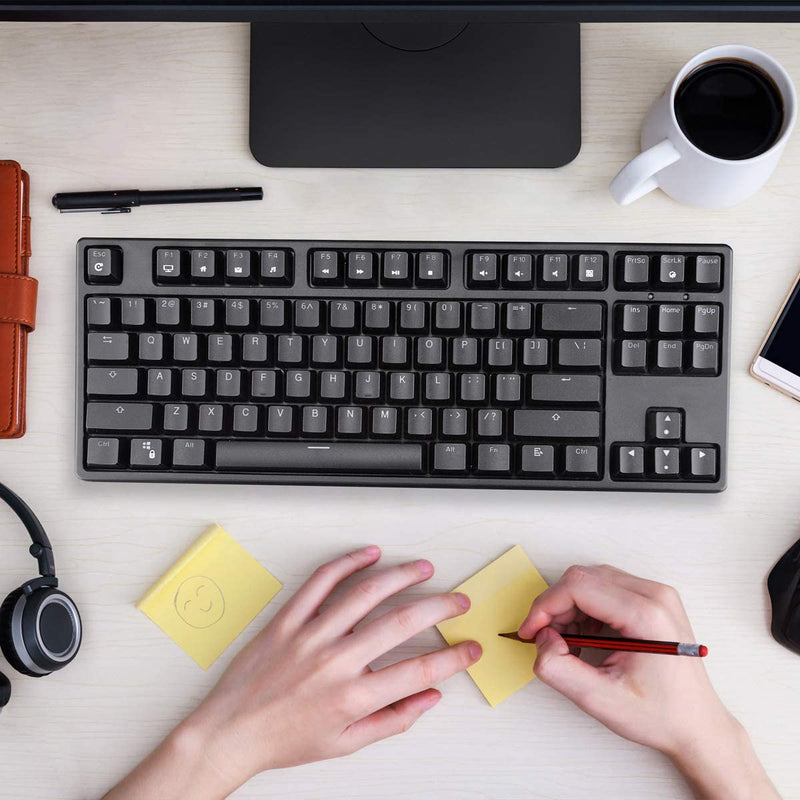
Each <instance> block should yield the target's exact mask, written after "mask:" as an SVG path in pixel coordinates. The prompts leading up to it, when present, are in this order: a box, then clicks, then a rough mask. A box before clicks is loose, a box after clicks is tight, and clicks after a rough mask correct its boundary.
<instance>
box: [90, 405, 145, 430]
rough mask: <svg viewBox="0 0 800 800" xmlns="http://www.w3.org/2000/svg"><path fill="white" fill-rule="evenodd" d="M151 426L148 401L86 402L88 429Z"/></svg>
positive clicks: (134, 428)
mask: <svg viewBox="0 0 800 800" xmlns="http://www.w3.org/2000/svg"><path fill="white" fill-rule="evenodd" d="M152 427H153V406H152V405H151V404H150V403H87V404H86V428H87V429H88V430H90V431H147V430H150V428H152Z"/></svg>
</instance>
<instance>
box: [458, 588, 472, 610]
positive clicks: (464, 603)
mask: <svg viewBox="0 0 800 800" xmlns="http://www.w3.org/2000/svg"><path fill="white" fill-rule="evenodd" d="M455 596H456V600H458V604H459V605H460V606H461V608H463V609H464V611H466V610H467V609H468V608H469V606H470V602H469V597H467V596H466V595H465V594H462V593H461V592H456V593H455Z"/></svg>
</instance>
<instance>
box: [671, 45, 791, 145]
mask: <svg viewBox="0 0 800 800" xmlns="http://www.w3.org/2000/svg"><path fill="white" fill-rule="evenodd" d="M675 116H676V117H677V119H678V124H679V125H680V127H681V130H682V131H683V132H684V134H685V135H686V138H687V139H689V141H690V142H691V143H692V144H693V145H694V146H695V147H697V148H699V149H700V150H702V151H703V152H704V153H708V154H709V155H712V156H715V157H716V158H724V159H728V160H730V161H741V160H743V159H746V158H755V156H758V155H761V153H766V152H767V150H769V149H770V147H772V145H773V144H775V142H776V141H777V140H778V137H779V136H780V134H781V128H782V127H783V99H782V97H781V93H780V91H778V87H777V86H776V85H775V83H774V82H773V81H772V78H770V77H769V75H767V74H766V73H764V72H762V71H761V70H760V69H759V68H758V67H756V66H754V65H753V64H750V63H749V62H747V61H739V60H736V59H720V60H718V61H710V62H708V63H707V64H703V65H701V66H699V67H698V68H697V69H695V70H694V71H693V72H691V73H690V74H689V75H687V76H686V77H685V78H684V79H683V82H682V83H681V85H680V86H679V87H678V91H677V92H676V94H675Z"/></svg>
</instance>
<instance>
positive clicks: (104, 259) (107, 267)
mask: <svg viewBox="0 0 800 800" xmlns="http://www.w3.org/2000/svg"><path fill="white" fill-rule="evenodd" d="M86 282H87V283H121V282H122V256H121V254H120V252H119V251H118V250H117V248H115V247H90V248H88V249H87V251H86Z"/></svg>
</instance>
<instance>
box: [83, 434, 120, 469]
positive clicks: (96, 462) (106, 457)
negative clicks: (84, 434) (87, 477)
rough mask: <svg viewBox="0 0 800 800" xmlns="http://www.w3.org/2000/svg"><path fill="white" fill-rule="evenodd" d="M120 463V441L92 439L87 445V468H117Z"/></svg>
mask: <svg viewBox="0 0 800 800" xmlns="http://www.w3.org/2000/svg"><path fill="white" fill-rule="evenodd" d="M118 463H119V439H99V438H96V437H92V438H91V439H89V441H88V442H87V443H86V466H87V467H116V466H117V464H118Z"/></svg>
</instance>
